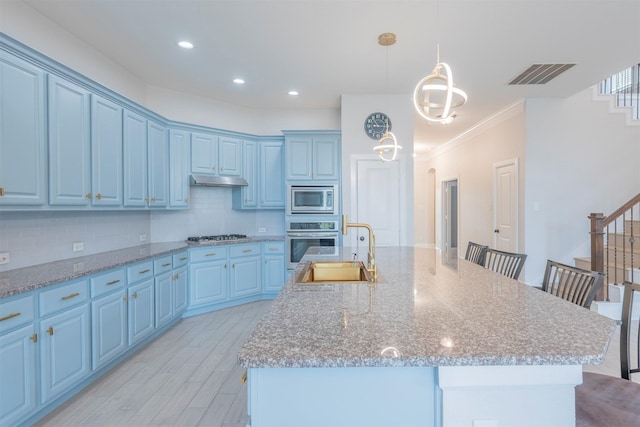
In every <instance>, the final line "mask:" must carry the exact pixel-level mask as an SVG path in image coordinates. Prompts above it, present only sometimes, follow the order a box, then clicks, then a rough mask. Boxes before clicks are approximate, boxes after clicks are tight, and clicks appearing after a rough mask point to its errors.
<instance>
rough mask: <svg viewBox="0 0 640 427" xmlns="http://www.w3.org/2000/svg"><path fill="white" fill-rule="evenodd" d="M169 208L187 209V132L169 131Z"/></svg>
mask: <svg viewBox="0 0 640 427" xmlns="http://www.w3.org/2000/svg"><path fill="white" fill-rule="evenodd" d="M169 207H170V208H178V209H180V208H181V209H186V208H188V207H189V132H186V131H182V130H177V129H171V130H170V131H169Z"/></svg>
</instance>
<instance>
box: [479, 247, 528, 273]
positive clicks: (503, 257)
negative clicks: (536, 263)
mask: <svg viewBox="0 0 640 427" xmlns="http://www.w3.org/2000/svg"><path fill="white" fill-rule="evenodd" d="M526 259H527V255H526V254H518V253H514V252H505V251H499V250H497V249H491V248H488V249H487V250H486V251H485V253H484V263H483V264H484V267H485V268H488V269H490V270H493V271H495V272H496V273H500V274H502V275H504V276H507V277H510V278H512V279H515V280H518V277H519V276H520V272H521V271H522V267H523V266H524V262H525V260H526Z"/></svg>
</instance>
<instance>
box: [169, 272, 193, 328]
mask: <svg viewBox="0 0 640 427" xmlns="http://www.w3.org/2000/svg"><path fill="white" fill-rule="evenodd" d="M171 278H172V279H173V302H174V307H173V316H174V317H176V316H178V315H180V314H182V312H183V311H185V310H186V309H187V304H188V303H189V300H188V299H187V267H182V268H177V269H175V270H173V276H172V277H171Z"/></svg>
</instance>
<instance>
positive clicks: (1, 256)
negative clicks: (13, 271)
mask: <svg viewBox="0 0 640 427" xmlns="http://www.w3.org/2000/svg"><path fill="white" fill-rule="evenodd" d="M9 260H10V258H9V252H0V264H9Z"/></svg>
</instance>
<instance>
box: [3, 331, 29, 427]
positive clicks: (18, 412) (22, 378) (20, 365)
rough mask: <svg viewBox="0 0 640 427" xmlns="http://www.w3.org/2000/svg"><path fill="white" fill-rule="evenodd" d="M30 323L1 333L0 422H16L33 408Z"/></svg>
mask: <svg viewBox="0 0 640 427" xmlns="http://www.w3.org/2000/svg"><path fill="white" fill-rule="evenodd" d="M34 333H35V327H34V326H33V324H30V325H28V326H24V327H22V328H20V329H18V330H15V331H13V332H10V333H8V334H5V335H1V336H0V425H2V426H9V425H16V424H17V421H18V420H19V419H21V418H23V417H25V416H26V415H28V414H30V413H31V412H33V410H34V409H35V408H36V384H37V383H36V341H37V338H35V335H34Z"/></svg>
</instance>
